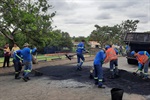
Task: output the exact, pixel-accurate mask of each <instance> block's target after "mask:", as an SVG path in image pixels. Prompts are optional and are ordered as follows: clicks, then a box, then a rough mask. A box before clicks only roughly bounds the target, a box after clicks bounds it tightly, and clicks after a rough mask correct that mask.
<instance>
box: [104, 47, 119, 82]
mask: <svg viewBox="0 0 150 100" xmlns="http://www.w3.org/2000/svg"><path fill="white" fill-rule="evenodd" d="M105 52H106V59H105V60H104V63H108V62H110V72H111V76H110V77H109V78H110V79H114V78H117V77H119V71H118V56H117V54H118V51H117V50H116V49H114V48H112V47H111V46H110V45H106V46H105Z"/></svg>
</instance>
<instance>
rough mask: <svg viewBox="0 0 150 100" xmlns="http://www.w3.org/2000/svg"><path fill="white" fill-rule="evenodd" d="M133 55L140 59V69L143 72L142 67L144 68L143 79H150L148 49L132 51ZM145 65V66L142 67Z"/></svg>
mask: <svg viewBox="0 0 150 100" xmlns="http://www.w3.org/2000/svg"><path fill="white" fill-rule="evenodd" d="M131 55H133V56H135V57H136V59H137V61H138V70H140V73H141V74H142V73H143V72H142V69H143V68H144V73H143V74H144V77H143V79H148V66H149V62H150V55H149V53H148V52H147V51H138V52H135V51H132V52H131ZM142 67H143V68H142Z"/></svg>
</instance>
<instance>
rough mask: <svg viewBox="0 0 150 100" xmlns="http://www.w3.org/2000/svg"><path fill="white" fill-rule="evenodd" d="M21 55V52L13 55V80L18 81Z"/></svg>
mask: <svg viewBox="0 0 150 100" xmlns="http://www.w3.org/2000/svg"><path fill="white" fill-rule="evenodd" d="M22 61H23V59H22V55H21V52H18V53H17V50H16V51H14V53H13V63H14V69H15V79H20V78H21V77H20V73H21V70H22Z"/></svg>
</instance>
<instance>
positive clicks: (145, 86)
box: [37, 65, 150, 95]
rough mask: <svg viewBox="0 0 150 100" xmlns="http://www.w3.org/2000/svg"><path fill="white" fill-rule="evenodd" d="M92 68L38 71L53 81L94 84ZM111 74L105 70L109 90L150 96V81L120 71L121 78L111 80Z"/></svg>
mask: <svg viewBox="0 0 150 100" xmlns="http://www.w3.org/2000/svg"><path fill="white" fill-rule="evenodd" d="M89 69H90V66H83V70H82V71H76V67H75V66H68V65H64V66H47V67H43V68H40V69H37V70H38V71H40V72H42V73H43V74H44V75H45V76H48V77H50V79H51V80H66V79H73V80H75V81H78V82H81V83H90V84H94V81H93V80H91V79H89ZM109 74H110V72H109V69H108V68H104V77H105V80H106V82H105V83H104V85H106V86H107V87H109V88H114V87H115V88H121V89H123V90H124V92H126V93H129V94H130V93H134V94H140V95H149V94H150V91H149V90H150V80H147V81H144V80H142V79H141V78H140V77H139V76H135V75H133V74H132V73H131V72H128V71H125V70H120V76H121V77H120V78H117V79H109V78H108V76H109Z"/></svg>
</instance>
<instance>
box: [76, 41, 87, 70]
mask: <svg viewBox="0 0 150 100" xmlns="http://www.w3.org/2000/svg"><path fill="white" fill-rule="evenodd" d="M84 43H85V40H82V41H81V42H80V43H79V44H78V45H77V50H76V53H77V70H79V71H80V70H82V64H83V62H84V61H85V58H84V55H83V53H84V52H85V51H86V50H85V47H84Z"/></svg>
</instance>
